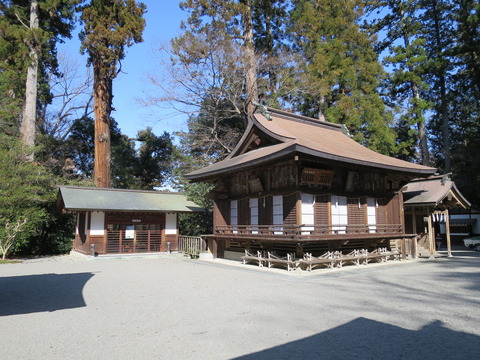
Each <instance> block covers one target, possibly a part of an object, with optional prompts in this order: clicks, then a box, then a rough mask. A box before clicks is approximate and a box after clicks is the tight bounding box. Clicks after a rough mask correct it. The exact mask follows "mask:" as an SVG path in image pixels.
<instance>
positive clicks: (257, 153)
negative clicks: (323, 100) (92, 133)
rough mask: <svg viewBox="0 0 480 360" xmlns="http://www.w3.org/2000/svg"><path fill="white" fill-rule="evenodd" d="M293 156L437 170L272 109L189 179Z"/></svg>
mask: <svg viewBox="0 0 480 360" xmlns="http://www.w3.org/2000/svg"><path fill="white" fill-rule="evenodd" d="M262 137H263V138H268V139H269V141H267V142H266V143H265V145H262V144H260V145H259V146H257V147H255V146H252V143H254V142H255V140H256V139H259V138H262ZM292 153H303V154H306V155H312V156H315V157H317V158H322V159H327V160H333V161H338V162H342V163H345V164H347V165H348V164H356V165H362V166H367V167H375V168H380V169H387V170H392V171H399V172H403V173H409V174H411V175H414V176H427V175H432V174H434V173H435V171H436V169H435V168H432V167H428V166H423V165H419V164H413V163H410V162H407V161H403V160H399V159H395V158H392V157H389V156H386V155H382V154H380V153H377V152H375V151H373V150H370V149H368V148H366V147H365V146H363V145H361V144H359V143H357V142H356V141H354V140H353V139H352V138H350V137H349V136H348V135H347V134H346V133H345V131H344V129H343V126H342V125H339V124H333V123H329V122H326V121H319V120H317V119H312V118H308V117H305V116H300V115H295V114H291V113H288V112H285V111H280V110H275V109H271V108H268V112H265V111H258V108H257V111H256V112H255V113H254V114H253V116H251V117H250V121H249V125H248V128H247V129H246V131H245V133H244V135H243V137H242V139H241V140H240V141H239V143H238V145H237V146H236V148H235V149H234V150H233V151H232V152H231V154H230V155H229V156H228V157H227V158H226V159H225V160H223V161H220V162H218V163H215V164H213V165H210V166H207V167H204V168H202V169H199V170H196V171H193V172H191V173H189V174H187V175H186V177H187V179H190V180H195V181H200V180H204V179H207V178H211V177H213V176H218V175H221V174H224V173H227V172H231V171H238V170H241V169H244V168H246V167H250V166H254V165H259V164H261V163H265V162H267V161H272V160H276V159H279V158H281V157H284V156H286V155H288V154H292Z"/></svg>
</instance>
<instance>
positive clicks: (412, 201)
mask: <svg viewBox="0 0 480 360" xmlns="http://www.w3.org/2000/svg"><path fill="white" fill-rule="evenodd" d="M402 192H403V204H404V206H405V207H415V206H422V207H433V208H453V207H463V208H468V207H470V203H469V202H468V201H467V199H465V197H464V196H463V195H462V194H461V193H460V191H459V190H458V189H457V187H456V186H455V183H454V182H453V181H452V180H450V179H449V177H448V176H445V175H439V176H432V177H430V178H427V179H415V180H413V181H411V182H409V183H408V184H407V185H405V186H404V187H403V189H402Z"/></svg>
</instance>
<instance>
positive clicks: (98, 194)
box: [58, 186, 204, 212]
mask: <svg viewBox="0 0 480 360" xmlns="http://www.w3.org/2000/svg"><path fill="white" fill-rule="evenodd" d="M58 202H59V206H60V207H61V208H62V210H65V211H129V212H202V211H204V209H202V208H201V207H199V206H198V205H197V204H195V203H194V202H192V201H189V200H187V197H186V196H185V195H184V194H182V193H176V192H161V191H147V190H124V189H104V188H94V187H79V186H61V187H60V188H59V193H58Z"/></svg>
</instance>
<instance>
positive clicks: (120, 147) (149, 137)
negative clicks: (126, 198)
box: [59, 117, 174, 190]
mask: <svg viewBox="0 0 480 360" xmlns="http://www.w3.org/2000/svg"><path fill="white" fill-rule="evenodd" d="M94 136H95V125H94V120H93V119H92V118H89V117H84V118H81V119H78V120H77V121H75V123H74V124H73V126H72V131H71V135H70V136H69V138H68V139H67V140H66V142H65V144H63V147H62V150H61V154H60V153H59V159H61V161H59V162H60V163H61V164H65V163H68V162H69V161H71V163H72V164H74V167H75V169H73V174H70V177H71V178H78V179H84V180H89V179H91V178H92V177H93V171H94V161H95V149H94V145H93V139H94ZM110 138H111V154H112V168H111V170H112V176H111V178H112V187H114V188H119V189H145V190H153V189H155V188H159V187H164V186H165V185H166V184H167V183H168V181H169V179H170V176H171V172H172V164H173V161H172V154H173V151H174V145H173V140H172V138H171V136H170V134H168V133H166V132H164V133H163V134H162V135H160V136H157V135H155V134H154V133H153V132H152V129H151V128H147V129H145V130H140V131H139V132H138V134H137V137H136V138H134V139H131V138H129V137H128V136H126V135H125V134H122V132H121V130H120V129H119V128H118V124H117V123H116V121H115V120H114V119H111V126H110ZM135 142H137V144H138V145H137V146H136V145H135ZM62 170H63V171H65V169H62ZM67 177H68V176H67Z"/></svg>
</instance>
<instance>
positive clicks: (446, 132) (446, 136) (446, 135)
mask: <svg viewBox="0 0 480 360" xmlns="http://www.w3.org/2000/svg"><path fill="white" fill-rule="evenodd" d="M432 5H433V7H434V9H435V11H434V12H433V14H434V16H435V17H434V26H435V43H436V47H437V52H438V54H440V52H441V49H442V47H443V46H442V37H441V33H440V22H439V19H438V17H439V9H438V2H437V1H434V2H433V3H432ZM438 71H439V74H438V77H439V79H440V104H441V105H440V111H441V115H442V135H443V156H444V160H445V168H444V173H445V174H448V173H449V172H451V171H452V161H451V158H452V153H451V151H450V126H449V119H448V106H447V86H446V78H445V72H446V69H445V67H443V66H442V68H441V69H439V70H438Z"/></svg>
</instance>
